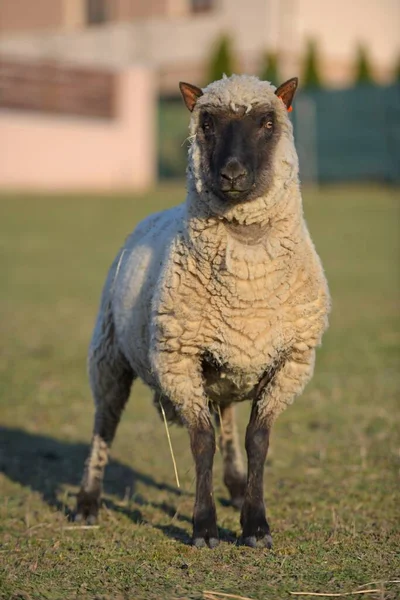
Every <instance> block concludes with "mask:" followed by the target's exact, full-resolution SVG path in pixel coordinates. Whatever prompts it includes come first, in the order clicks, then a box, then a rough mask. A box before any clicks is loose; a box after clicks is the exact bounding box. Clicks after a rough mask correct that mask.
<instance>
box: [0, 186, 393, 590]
mask: <svg viewBox="0 0 400 600" xmlns="http://www.w3.org/2000/svg"><path fill="white" fill-rule="evenodd" d="M304 196H305V212H306V216H307V220H308V223H309V226H310V229H311V233H312V236H313V239H314V241H315V243H316V246H317V249H318V251H319V253H320V255H321V257H322V259H323V262H324V265H325V268H326V272H327V275H328V280H329V283H330V287H331V291H332V296H333V313H332V317H331V326H330V330H329V332H328V333H327V335H326V336H325V338H324V343H323V346H322V348H321V349H320V350H319V353H318V357H317V366H316V373H315V376H314V379H313V381H312V383H311V384H310V385H309V386H308V388H307V389H306V391H305V393H304V394H303V396H302V397H301V398H299V399H298V400H297V401H296V402H295V404H294V405H293V406H292V407H290V408H289V409H288V410H287V411H286V412H285V413H284V414H283V415H282V416H281V417H280V419H279V420H278V422H277V424H276V426H275V429H274V431H273V438H272V445H271V446H272V447H271V449H270V454H269V458H268V462H267V466H266V498H267V504H268V514H269V519H270V523H271V526H272V529H273V537H274V544H275V545H274V550H273V551H265V550H252V549H250V548H243V547H237V546H235V545H234V544H233V543H232V540H233V539H234V538H235V536H236V535H237V534H238V532H239V531H240V526H239V515H238V513H237V512H235V511H234V510H233V509H232V508H231V507H229V506H226V504H224V501H225V500H226V498H227V494H226V491H225V489H224V486H223V485H222V481H221V460H220V457H219V456H217V457H216V461H215V478H214V479H215V491H216V498H217V499H218V500H217V510H218V523H219V525H220V527H221V538H222V540H223V541H222V543H221V544H220V546H219V547H218V548H217V549H216V550H214V551H210V550H208V549H204V550H195V549H194V548H192V547H191V546H190V545H189V544H188V542H189V539H190V530H191V523H190V520H191V511H192V504H193V476H194V470H193V466H192V459H191V455H190V451H189V445H188V440H187V434H186V432H185V431H184V430H182V429H178V428H171V436H172V442H173V446H174V450H175V454H176V458H177V463H178V469H179V474H180V478H181V483H182V489H183V493H182V494H181V495H179V494H178V492H177V490H176V487H175V480H174V474H173V468H172V464H171V459H170V455H169V451H168V444H167V439H166V436H165V431H164V426H163V423H162V422H161V421H160V420H159V418H158V415H157V414H156V412H155V410H154V409H153V407H152V406H151V403H150V393H149V392H148V391H147V390H146V389H145V388H144V386H142V385H141V384H137V386H136V387H135V388H134V391H133V394H132V398H131V401H130V403H129V405H128V408H127V410H126V413H125V414H124V418H123V420H122V422H121V425H120V428H119V430H118V434H117V438H116V441H115V444H114V447H113V452H112V461H111V464H110V465H109V468H108V472H107V475H106V482H105V496H104V497H105V503H104V507H103V509H102V512H101V520H100V526H99V527H98V528H96V529H92V530H87V529H80V528H75V527H74V528H73V529H71V527H73V524H72V523H71V522H70V521H69V519H68V516H69V514H70V512H71V510H72V509H73V507H74V503H75V494H76V491H77V489H78V485H79V480H80V477H81V473H82V465H83V461H84V459H85V457H86V453H87V449H88V442H89V440H90V436H91V428H92V418H93V407H92V400H91V397H90V392H89V388H88V384H87V379H86V365H85V362H86V349H87V345H88V342H89V338H90V334H91V329H92V326H93V322H94V318H95V314H96V310H97V304H98V301H99V295H100V290H101V286H102V284H103V280H104V277H105V274H106V271H107V268H108V266H109V264H110V263H111V261H112V259H113V257H114V255H115V253H116V251H117V249H118V247H119V245H120V244H121V243H122V241H123V239H124V236H125V235H126V234H127V233H128V232H129V231H130V230H131V229H132V228H133V227H134V225H135V224H136V223H137V221H138V220H139V219H141V218H142V217H143V216H145V215H146V214H147V213H149V212H152V211H155V210H159V209H160V208H163V207H166V206H169V205H171V204H173V203H175V202H176V201H180V200H181V199H182V198H183V188H182V187H179V186H176V185H175V186H164V187H163V188H160V189H158V190H157V191H155V192H154V193H151V194H148V195H143V196H137V197H130V196H127V195H126V196H113V197H111V196H109V197H106V196H102V197H84V196H81V197H77V196H72V197H71V196H58V197H53V196H40V197H39V196H36V197H35V196H29V197H28V196H22V195H21V196H16V195H10V196H6V195H4V194H3V196H2V197H1V198H0V290H1V294H0V314H1V321H0V333H1V346H0V409H1V411H0V412H1V421H2V425H3V429H1V430H0V465H1V472H2V474H0V542H1V548H0V597H1V598H4V599H9V598H12V597H14V598H23V599H27V600H28V599H39V598H40V599H42V598H48V599H54V600H55V599H60V600H61V599H69V598H99V599H100V598H103V599H105V598H107V599H108V600H111V599H114V598H120V599H122V598H131V599H134V598H135V599H136V598H148V599H159V598H160V599H163V598H170V599H172V598H193V599H195V598H198V599H200V598H202V597H203V594H202V591H203V590H207V589H211V590H215V591H219V592H226V593H236V594H240V595H242V596H248V597H250V598H254V599H258V600H261V599H272V600H275V599H281V598H290V597H294V596H289V592H290V591H304V590H308V591H314V592H347V591H350V590H354V589H356V588H357V586H360V585H363V584H367V583H368V582H382V581H386V582H387V581H388V580H392V579H396V578H399V575H400V531H399V530H400V525H399V523H400V501H399V469H400V416H399V387H400V386H399V353H398V350H399V335H398V334H399V318H398V316H399V315H398V313H399V300H400V293H399V290H400V281H399V269H398V264H397V260H398V258H399V256H400V248H399V229H398V228H399V216H400V215H399V195H398V192H397V191H396V190H390V189H384V188H379V187H369V188H367V187H365V188H357V187H354V188H349V187H338V188H328V189H321V190H320V191H318V192H317V191H312V190H305V192H304ZM248 413H249V406H247V405H243V406H241V407H240V410H239V416H240V428H241V432H242V434H243V431H244V428H245V426H246V419H247V417H248ZM375 585H376V587H377V589H378V588H379V590H380V591H377V592H376V593H374V594H371V595H366V596H352V597H351V598H360V597H365V598H377V599H378V598H379V599H381V600H382V599H383V598H385V599H395V598H400V586H399V585H397V584H394V583H385V584H383V587H382V585H381V584H374V585H372V586H369V587H375Z"/></svg>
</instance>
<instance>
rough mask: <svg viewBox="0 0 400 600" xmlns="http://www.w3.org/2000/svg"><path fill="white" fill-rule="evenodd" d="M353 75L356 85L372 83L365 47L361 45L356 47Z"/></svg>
mask: <svg viewBox="0 0 400 600" xmlns="http://www.w3.org/2000/svg"><path fill="white" fill-rule="evenodd" d="M355 73H356V75H355V83H356V85H365V84H371V83H374V78H373V76H372V69H371V65H370V61H369V56H368V52H367V49H366V47H365V46H362V45H360V46H358V49H357V57H356V66H355Z"/></svg>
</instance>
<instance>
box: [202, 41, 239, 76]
mask: <svg viewBox="0 0 400 600" xmlns="http://www.w3.org/2000/svg"><path fill="white" fill-rule="evenodd" d="M234 71H235V60H234V57H233V50H232V41H231V38H230V37H229V36H227V35H223V36H222V37H221V38H220V40H219V41H218V42H217V44H216V46H215V48H214V50H213V53H212V55H211V59H210V66H209V69H208V81H207V83H210V82H211V81H216V80H217V79H221V78H222V76H223V74H224V73H225V75H227V76H228V77H229V75H232V73H234Z"/></svg>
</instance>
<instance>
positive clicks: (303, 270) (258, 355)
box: [90, 75, 330, 422]
mask: <svg viewBox="0 0 400 600" xmlns="http://www.w3.org/2000/svg"><path fill="white" fill-rule="evenodd" d="M274 92H275V88H274V86H272V85H271V84H270V83H268V82H262V81H260V80H258V79H257V78H256V77H249V76H236V75H234V76H232V77H229V78H224V79H222V80H221V81H217V82H214V83H212V84H210V85H209V86H207V87H206V88H205V90H204V94H203V96H201V97H200V98H199V100H198V101H197V104H196V106H195V108H194V110H193V113H192V117H191V122H190V135H191V139H192V140H193V143H192V144H191V146H190V148H189V165H188V196H187V199H186V202H185V203H184V204H182V205H180V206H177V207H175V208H172V209H170V210H167V211H163V212H161V213H158V214H155V215H151V216H149V217H147V219H145V220H144V221H143V222H142V223H140V225H139V226H138V227H137V228H136V230H135V231H134V232H133V234H132V235H131V236H130V237H129V238H128V240H127V241H126V243H125V245H124V247H123V249H122V250H121V252H120V254H119V255H118V256H117V258H116V259H115V261H114V264H113V266H112V267H111V270H110V273H109V276H108V279H107V282H106V285H105V288H104V292H103V298H102V304H101V308H100V312H99V316H98V320H97V325H96V328H95V332H94V336H93V340H92V346H91V353H90V361H91V362H92V363H93V362H94V361H101V360H102V361H105V362H107V361H108V362H109V363H110V362H111V363H112V361H118V360H119V358H118V357H120V356H124V357H125V359H126V360H127V361H128V362H129V363H130V365H131V367H132V369H133V370H134V372H135V373H136V374H138V375H139V376H140V377H141V378H142V379H143V380H144V381H145V382H146V383H147V384H149V385H150V386H151V387H153V388H154V389H155V390H158V391H159V392H161V393H162V394H164V395H165V396H167V397H168V398H169V399H170V400H171V402H172V403H173V404H174V405H175V407H176V409H177V410H178V411H179V412H180V414H181V416H182V418H183V419H184V420H185V421H186V422H191V421H194V420H196V419H198V418H199V417H200V418H201V416H202V415H203V414H204V415H206V413H207V411H208V408H207V403H208V400H209V399H212V400H213V401H214V402H216V403H218V404H221V405H224V404H227V403H229V402H230V401H232V400H233V401H235V400H237V401H240V400H244V399H251V398H253V397H254V394H255V393H256V390H257V387H258V383H259V381H260V379H261V378H262V377H263V375H264V374H265V372H267V371H268V370H269V369H271V368H272V367H275V366H276V365H278V364H279V365H281V366H280V369H278V371H277V374H276V376H275V378H274V386H273V387H268V386H267V388H266V389H265V391H264V392H262V395H261V398H260V407H261V409H262V410H263V411H264V413H265V418H266V419H269V420H270V421H272V420H273V419H274V418H276V416H277V415H278V414H279V413H280V412H281V411H282V410H283V409H284V408H285V406H287V404H289V403H290V402H292V401H293V399H294V397H295V396H296V395H297V394H299V393H300V392H301V391H302V389H303V388H304V385H305V384H306V383H307V381H308V380H309V379H310V377H311V375H312V372H313V368H314V356H315V347H316V346H317V345H318V344H319V343H320V340H321V336H322V334H323V332H324V330H325V329H326V327H327V314H328V312H329V304H330V300H329V293H328V288H327V284H326V280H325V276H324V273H323V270H322V267H321V263H320V261H319V258H318V256H317V254H316V251H315V249H314V246H313V244H312V242H311V239H310V236H309V233H308V230H307V227H306V224H305V221H304V218H303V212H302V202H301V194H300V188H299V182H298V160H297V154H296V151H295V147H294V142H293V133H292V126H291V123H290V121H289V118H288V115H287V111H286V107H285V106H284V104H283V102H282V101H281V100H280V99H279V98H277V96H276V95H275V93H274ZM259 104H263V105H266V106H270V107H273V108H274V110H275V113H276V115H277V119H278V121H279V123H280V126H281V127H280V129H281V132H282V133H281V137H280V140H279V142H278V144H277V146H276V149H275V154H274V161H273V165H272V167H273V170H274V171H273V172H274V179H273V184H272V186H271V188H270V189H269V191H268V193H266V194H265V195H264V196H262V197H260V198H257V199H255V200H253V201H249V202H245V203H243V204H237V205H232V206H231V207H230V208H227V207H226V205H225V204H224V203H223V202H222V201H221V200H220V199H219V198H217V197H215V196H214V195H213V194H212V193H211V192H210V191H209V190H207V187H206V184H205V181H204V180H203V178H202V173H201V169H200V148H199V145H198V142H197V138H196V132H197V127H198V119H199V111H200V109H201V108H202V107H205V106H219V107H225V108H226V109H228V110H229V109H232V106H234V107H235V108H236V107H239V106H243V107H246V110H248V109H249V107H250V109H251V107H254V106H257V105H259ZM232 110H233V109H232ZM122 252H123V255H122ZM117 271H118V273H117ZM204 354H211V355H212V356H213V357H214V359H215V360H216V361H217V363H219V365H220V374H221V376H220V377H219V378H214V379H212V378H211V379H210V380H206V381H205V380H204V377H203V373H202V357H203V356H204ZM91 372H92V373H95V372H96V369H92V370H91ZM93 377H96V375H93ZM92 385H95V386H97V388H99V387H101V386H106V385H107V383H106V377H104V376H103V379H102V381H92Z"/></svg>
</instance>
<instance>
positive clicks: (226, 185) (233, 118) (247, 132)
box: [197, 106, 280, 202]
mask: <svg viewBox="0 0 400 600" xmlns="http://www.w3.org/2000/svg"><path fill="white" fill-rule="evenodd" d="M279 135H280V127H279V123H278V122H277V119H276V115H275V112H274V110H273V109H272V108H271V107H269V106H258V107H256V108H253V109H252V110H251V111H249V113H248V114H246V108H245V107H235V110H232V109H231V108H230V109H228V110H226V109H213V108H212V107H206V108H204V109H203V110H202V111H201V112H200V118H199V128H198V133H197V142H198V144H199V147H200V156H201V170H202V177H203V182H204V183H205V186H206V188H207V189H208V190H210V191H211V192H212V193H213V194H215V195H216V196H218V197H219V198H220V199H221V200H223V201H226V202H244V201H247V200H252V199H254V198H257V197H259V196H261V195H263V194H264V193H265V192H266V191H267V190H268V187H269V186H270V184H271V182H272V177H273V173H272V163H273V154H274V149H275V147H276V144H277V141H278V139H279Z"/></svg>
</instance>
